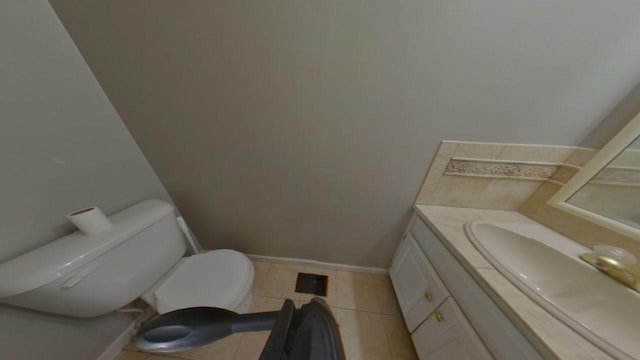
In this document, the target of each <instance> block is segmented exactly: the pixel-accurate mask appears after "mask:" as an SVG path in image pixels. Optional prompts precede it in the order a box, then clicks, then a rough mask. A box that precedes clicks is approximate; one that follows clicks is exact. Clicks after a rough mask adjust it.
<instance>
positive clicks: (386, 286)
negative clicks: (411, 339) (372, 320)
mask: <svg viewBox="0 0 640 360" xmlns="http://www.w3.org/2000/svg"><path fill="white" fill-rule="evenodd" d="M373 279H374V286H375V289H376V296H377V298H378V305H379V306H380V307H379V309H380V312H381V313H383V314H389V315H396V316H401V315H402V313H401V312H400V305H399V304H398V300H397V299H396V293H395V291H394V290H393V285H392V284H391V279H390V278H389V276H387V275H375V276H374V278H373Z"/></svg>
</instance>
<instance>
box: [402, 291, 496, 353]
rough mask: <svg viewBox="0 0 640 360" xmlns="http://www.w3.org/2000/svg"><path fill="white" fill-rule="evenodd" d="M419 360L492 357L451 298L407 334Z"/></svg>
mask: <svg viewBox="0 0 640 360" xmlns="http://www.w3.org/2000/svg"><path fill="white" fill-rule="evenodd" d="M411 337H412V338H413V343H414V344H415V347H416V351H417V352H418V357H419V358H420V360H480V359H493V358H492V357H491V355H490V354H489V352H488V351H487V349H486V348H485V346H484V344H483V343H482V341H481V340H480V338H479V337H478V335H477V334H476V333H475V332H474V331H473V328H472V327H471V325H470V324H469V322H467V319H466V318H465V317H464V314H462V311H460V309H459V308H458V306H457V305H456V303H455V301H454V300H453V298H448V299H447V300H446V301H445V302H444V303H443V304H442V305H441V306H440V307H439V308H438V309H437V310H435V311H434V312H433V314H431V316H429V318H427V320H426V321H425V322H424V323H422V325H420V326H419V327H418V329H417V330H416V331H415V332H414V333H413V334H412V335H411Z"/></svg>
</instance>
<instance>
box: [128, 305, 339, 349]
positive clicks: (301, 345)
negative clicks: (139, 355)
mask: <svg viewBox="0 0 640 360" xmlns="http://www.w3.org/2000/svg"><path fill="white" fill-rule="evenodd" d="M264 330H271V334H270V335H269V339H268V340H267V343H266V345H265V347H264V349H263V350H262V354H261V355H260V358H259V360H345V355H344V349H343V347H342V341H341V339H340V332H339V331H338V326H337V324H336V321H335V319H334V318H333V315H332V314H331V310H330V309H329V307H328V306H327V305H326V303H325V302H324V301H323V300H322V299H319V298H315V299H313V300H311V302H310V303H309V304H305V305H303V306H302V307H301V308H300V309H296V308H295V306H294V305H293V302H292V301H291V300H285V302H284V304H283V306H282V309H281V310H280V311H271V312H262V313H253V314H237V313H235V312H233V311H229V310H225V309H220V308H211V307H196V308H188V309H180V310H176V311H172V312H169V313H166V314H163V315H159V316H157V317H155V318H153V319H151V320H150V321H149V322H147V323H146V324H145V325H144V326H143V327H142V328H141V329H140V330H139V331H138V334H137V335H136V339H135V340H136V345H137V346H138V347H139V348H140V349H142V350H145V351H150V352H164V353H167V352H178V351H184V350H188V349H192V348H194V347H199V346H203V345H206V344H209V343H212V342H214V341H216V340H219V339H222V338H224V337H227V336H229V335H231V334H233V333H239V332H250V331H264Z"/></svg>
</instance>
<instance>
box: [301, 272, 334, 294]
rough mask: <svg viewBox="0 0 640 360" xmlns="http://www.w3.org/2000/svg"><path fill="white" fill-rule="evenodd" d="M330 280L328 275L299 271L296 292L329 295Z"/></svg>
mask: <svg viewBox="0 0 640 360" xmlns="http://www.w3.org/2000/svg"><path fill="white" fill-rule="evenodd" d="M328 281H329V278H328V277H327V276H326V275H316V274H305V273H298V280H297V281H296V292H297V293H304V294H314V295H319V296H327V282H328Z"/></svg>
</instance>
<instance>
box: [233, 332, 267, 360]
mask: <svg viewBox="0 0 640 360" xmlns="http://www.w3.org/2000/svg"><path fill="white" fill-rule="evenodd" d="M268 338H269V332H268V331H260V332H254V333H247V334H244V335H243V336H242V341H241V342H240V346H239V347H238V352H237V353H236V357H235V359H234V360H257V359H258V358H260V354H261V353H262V349H263V348H264V345H265V344H266V343H267V339H268Z"/></svg>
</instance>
